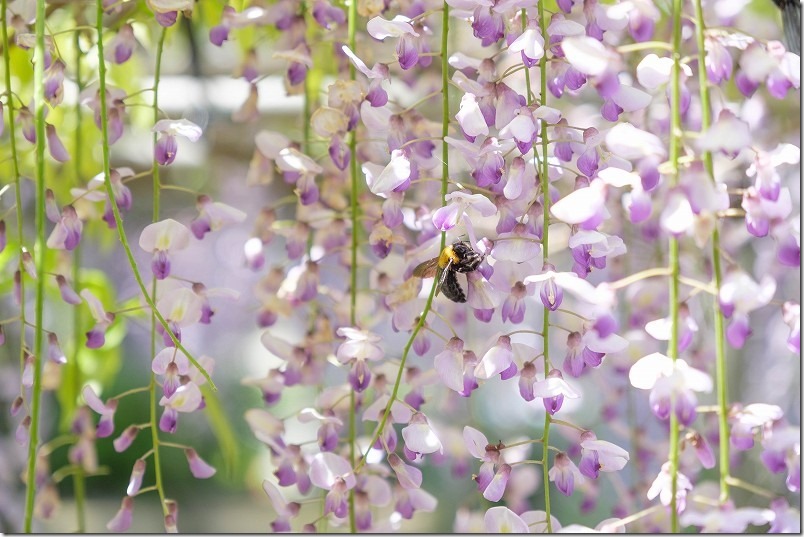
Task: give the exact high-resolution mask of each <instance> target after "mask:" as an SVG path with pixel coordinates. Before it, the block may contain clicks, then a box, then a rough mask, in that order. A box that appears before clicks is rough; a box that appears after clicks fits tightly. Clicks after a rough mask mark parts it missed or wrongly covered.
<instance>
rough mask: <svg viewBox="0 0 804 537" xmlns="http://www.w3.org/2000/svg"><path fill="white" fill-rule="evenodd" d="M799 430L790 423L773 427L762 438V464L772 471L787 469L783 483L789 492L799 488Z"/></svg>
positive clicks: (796, 490) (797, 490)
mask: <svg viewBox="0 0 804 537" xmlns="http://www.w3.org/2000/svg"><path fill="white" fill-rule="evenodd" d="M800 438H801V430H800V428H799V427H793V426H790V425H787V426H781V425H777V426H776V427H773V428H772V429H771V430H770V431H769V432H768V433H766V434H765V436H764V438H763V439H762V448H763V451H762V454H761V456H760V458H761V459H762V462H763V464H764V465H765V466H766V467H767V468H768V469H769V470H770V471H771V472H773V473H778V472H783V471H784V470H787V479H786V480H785V484H786V485H787V489H788V490H789V491H791V492H799V491H800V490H801V440H800Z"/></svg>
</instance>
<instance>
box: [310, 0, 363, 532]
mask: <svg viewBox="0 0 804 537" xmlns="http://www.w3.org/2000/svg"><path fill="white" fill-rule="evenodd" d="M348 17H349V18H348V29H347V31H348V41H349V48H350V49H351V50H352V51H353V52H355V53H356V52H357V39H356V35H357V1H356V0H352V1H351V2H350V3H349V16H348ZM356 76H357V69H355V65H354V62H349V80H351V81H352V83H354V81H355V78H356ZM306 123H309V121H308V122H306ZM349 184H350V188H349V191H350V192H349V194H350V195H349V202H350V209H351V210H350V211H349V212H350V217H351V220H352V236H351V251H350V253H351V264H350V266H349V275H350V282H349V324H350V325H351V326H355V325H356V323H357V244H358V238H359V237H358V234H359V232H360V228H359V224H358V220H359V210H360V207H359V205H358V195H359V192H360V191H359V184H358V177H357V125H355V127H354V128H353V129H352V130H351V131H349ZM356 406H357V402H356V400H355V392H354V390H352V391H350V392H349V462H351V463H352V466H353V467H354V464H355V459H356V457H357V453H356V452H357V450H356V447H355V446H356V437H357V419H356V414H357V408H356ZM349 531H350V532H351V533H357V521H356V518H355V490H354V488H352V489H350V490H349Z"/></svg>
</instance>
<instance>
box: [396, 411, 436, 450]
mask: <svg viewBox="0 0 804 537" xmlns="http://www.w3.org/2000/svg"><path fill="white" fill-rule="evenodd" d="M402 438H403V439H404V440H405V453H406V454H410V455H411V456H410V457H408V458H410V459H411V460H416V459H417V458H419V457H420V456H421V455H426V454H428V453H433V452H436V451H438V452H440V453H443V452H444V448H443V447H442V445H441V440H439V438H438V435H437V434H436V432H435V431H434V430H433V427H432V425H430V420H428V419H427V416H425V415H424V414H422V413H421V412H415V413H414V414H413V416H412V417H411V419H410V423H409V424H408V426H407V427H405V428H403V429H402Z"/></svg>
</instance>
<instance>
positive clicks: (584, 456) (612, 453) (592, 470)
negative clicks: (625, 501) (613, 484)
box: [578, 431, 630, 479]
mask: <svg viewBox="0 0 804 537" xmlns="http://www.w3.org/2000/svg"><path fill="white" fill-rule="evenodd" d="M629 459H630V457H629V455H628V452H627V451H626V450H624V449H623V448H621V447H620V446H617V445H615V444H612V443H611V442H606V441H605V440H598V439H597V437H596V436H595V433H593V432H591V431H586V432H584V433H583V434H581V462H580V463H579V465H578V469H579V470H580V471H581V473H582V474H583V475H585V476H587V477H589V478H591V479H597V478H598V476H599V475H600V472H617V471H619V470H622V469H623V468H624V467H625V464H626V463H627V462H628V460H629Z"/></svg>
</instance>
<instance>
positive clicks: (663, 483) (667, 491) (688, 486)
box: [647, 462, 692, 513]
mask: <svg viewBox="0 0 804 537" xmlns="http://www.w3.org/2000/svg"><path fill="white" fill-rule="evenodd" d="M672 481H673V479H672V476H671V475H670V462H665V463H664V464H662V469H661V470H660V471H659V475H658V476H656V479H655V480H654V481H653V483H652V484H651V486H650V488H649V489H648V494H647V497H648V499H649V500H652V499H654V498H655V497H657V496H658V497H659V501H660V502H662V505H664V506H665V507H667V506H669V505H670V502H671V500H672V498H673V489H672ZM676 487H677V488H676V509H677V510H678V512H679V513H682V512H684V508H685V507H686V504H687V493H688V492H689V491H691V490H692V483H691V482H690V480H689V478H688V477H687V476H685V475H684V474H682V473H681V472H677V473H676Z"/></svg>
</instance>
